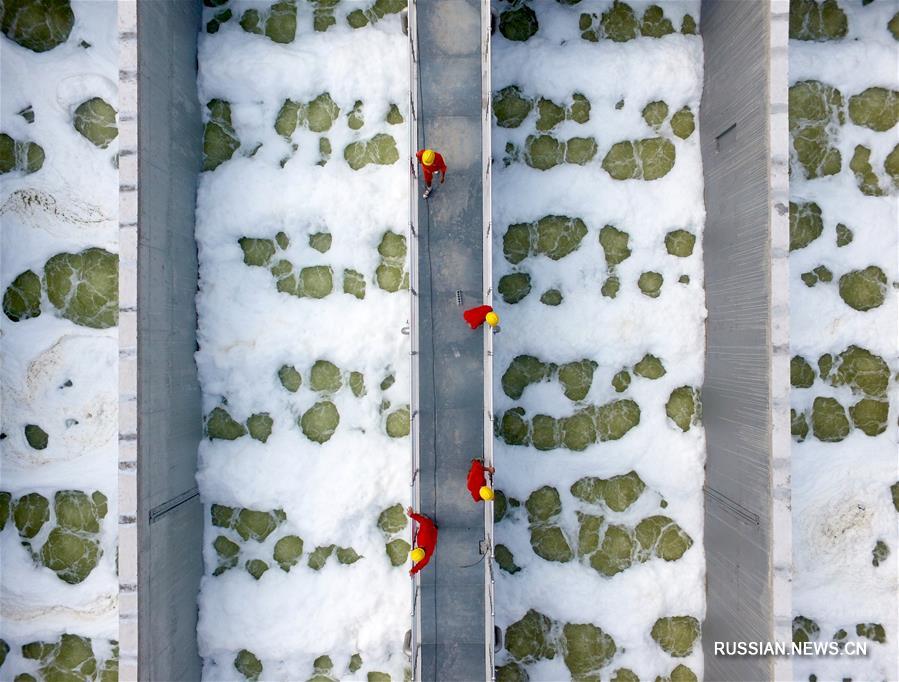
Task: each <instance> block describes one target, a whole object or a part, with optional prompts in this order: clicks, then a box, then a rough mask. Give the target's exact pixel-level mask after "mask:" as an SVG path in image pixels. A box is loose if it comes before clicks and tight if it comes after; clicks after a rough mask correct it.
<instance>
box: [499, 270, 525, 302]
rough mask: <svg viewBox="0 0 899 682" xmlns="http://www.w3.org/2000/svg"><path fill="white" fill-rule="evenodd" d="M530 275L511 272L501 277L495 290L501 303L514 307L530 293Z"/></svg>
mask: <svg viewBox="0 0 899 682" xmlns="http://www.w3.org/2000/svg"><path fill="white" fill-rule="evenodd" d="M531 288H532V287H531V275H530V274H529V273H527V272H512V273H509V274H507V275H503V276H502V277H500V278H499V282H497V285H496V290H497V292H498V293H499V295H500V296H501V297H502V299H503V301H504V302H506V303H508V304H510V305H515V304H516V303H518V302H520V301H522V300H524V299H525V298H526V297H527V295H528V294H529V293H531Z"/></svg>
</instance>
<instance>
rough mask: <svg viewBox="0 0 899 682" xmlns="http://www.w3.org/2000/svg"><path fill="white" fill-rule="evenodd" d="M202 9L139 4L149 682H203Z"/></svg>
mask: <svg viewBox="0 0 899 682" xmlns="http://www.w3.org/2000/svg"><path fill="white" fill-rule="evenodd" d="M201 11H202V7H201V3H200V2H184V1H181V0H154V1H153V2H139V3H138V15H137V29H138V31H137V32H138V143H139V150H140V151H139V160H138V187H139V199H138V268H137V313H138V314H137V328H138V335H137V336H138V385H137V410H138V416H137V419H138V434H137V436H138V455H137V477H138V483H137V487H138V506H137V508H138V585H137V588H138V612H139V621H138V632H139V635H138V637H139V656H138V674H139V678H140V679H141V680H152V681H161V680H198V679H200V659H199V657H198V655H197V644H196V641H197V640H196V624H197V593H198V591H199V584H200V577H201V576H202V573H203V558H202V552H201V548H202V543H203V509H202V505H201V504H200V500H199V497H198V496H197V492H196V481H195V479H194V476H195V474H196V458H197V445H198V443H199V441H200V438H201V437H202V425H203V415H202V409H201V404H200V388H199V385H198V382H197V371H196V365H195V364H194V357H193V354H194V351H195V350H196V326H197V323H196V306H195V301H194V297H195V295H196V291H197V250H196V244H195V242H194V211H195V208H196V185H197V177H198V174H199V172H200V168H201V162H202V137H203V128H202V122H201V111H200V103H199V102H198V101H197V84H196V82H197V72H196V63H197V62H196V53H197V34H198V31H199V29H200V19H201Z"/></svg>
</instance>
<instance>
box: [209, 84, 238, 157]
mask: <svg viewBox="0 0 899 682" xmlns="http://www.w3.org/2000/svg"><path fill="white" fill-rule="evenodd" d="M206 109H207V112H208V113H207V121H206V125H205V127H204V129H203V170H204V171H209V170H215V169H216V168H218V167H219V166H220V165H222V164H223V163H225V161H227V160H228V159H230V158H231V157H232V156H233V155H234V152H235V151H237V148H238V147H240V140H239V139H238V137H237V133H236V132H235V130H234V125H233V124H232V123H231V104H230V102H226V101H224V100H221V99H213V100H210V101H209V102H207V103H206Z"/></svg>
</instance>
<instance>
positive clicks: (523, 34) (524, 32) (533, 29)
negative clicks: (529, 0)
mask: <svg viewBox="0 0 899 682" xmlns="http://www.w3.org/2000/svg"><path fill="white" fill-rule="evenodd" d="M539 28H540V24H539V22H538V21H537V13H536V12H534V10H533V9H531V7H530V6H528V5H526V4H524V3H522V4H520V5H518V6H517V7H512V8H511V9H507V10H505V11H503V12H501V13H500V15H499V32H500V33H501V34H502V36H503V37H504V38H506V39H508V40H514V41H516V42H524V41H526V40H528V39H529V38H530V37H531V36H533V35H534V34H535V33H537V31H538V29H539Z"/></svg>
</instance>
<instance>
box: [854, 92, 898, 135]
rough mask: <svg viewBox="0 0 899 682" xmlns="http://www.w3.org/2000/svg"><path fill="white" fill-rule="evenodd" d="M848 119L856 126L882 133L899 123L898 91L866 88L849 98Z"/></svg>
mask: <svg viewBox="0 0 899 682" xmlns="http://www.w3.org/2000/svg"><path fill="white" fill-rule="evenodd" d="M849 119H850V120H851V121H852V122H853V123H854V124H855V125H858V126H864V127H865V128H870V129H871V130H874V131H876V132H879V133H882V132H885V131H887V130H890V129H891V128H893V127H894V126H895V125H896V124H897V123H899V92H896V91H895V90H887V89H886V88H880V87H875V88H868V89H866V90H864V91H862V92H860V93H859V94H857V95H853V96H852V97H850V98H849Z"/></svg>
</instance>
